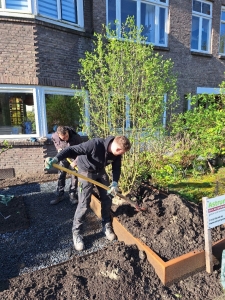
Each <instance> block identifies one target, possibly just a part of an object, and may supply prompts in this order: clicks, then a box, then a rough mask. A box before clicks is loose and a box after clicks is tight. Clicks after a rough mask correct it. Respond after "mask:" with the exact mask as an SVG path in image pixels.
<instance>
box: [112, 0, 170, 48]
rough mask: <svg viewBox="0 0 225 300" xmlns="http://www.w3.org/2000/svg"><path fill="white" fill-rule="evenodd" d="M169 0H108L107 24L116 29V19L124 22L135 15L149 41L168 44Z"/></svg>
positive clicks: (163, 44)
mask: <svg viewBox="0 0 225 300" xmlns="http://www.w3.org/2000/svg"><path fill="white" fill-rule="evenodd" d="M168 2H169V0H107V25H110V27H111V29H113V30H115V29H116V24H115V20H117V21H118V23H119V24H123V23H124V22H125V21H126V19H127V17H128V16H134V19H135V22H136V26H138V27H141V26H142V27H143V32H142V34H143V35H144V36H145V37H146V41H147V42H148V43H152V44H154V45H159V46H167V32H168V30H167V26H168V25H167V23H168Z"/></svg>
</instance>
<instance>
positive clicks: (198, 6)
mask: <svg viewBox="0 0 225 300" xmlns="http://www.w3.org/2000/svg"><path fill="white" fill-rule="evenodd" d="M193 11H197V12H201V2H200V1H196V0H193Z"/></svg>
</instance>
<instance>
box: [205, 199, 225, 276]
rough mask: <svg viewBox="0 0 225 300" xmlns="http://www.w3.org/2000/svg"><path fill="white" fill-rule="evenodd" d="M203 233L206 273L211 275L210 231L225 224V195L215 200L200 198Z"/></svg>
mask: <svg viewBox="0 0 225 300" xmlns="http://www.w3.org/2000/svg"><path fill="white" fill-rule="evenodd" d="M202 205H203V218H204V233H205V258H206V271H207V272H208V273H212V271H213V260H212V238H211V229H212V228H214V227H216V226H219V225H222V224H225V195H222V196H218V197H215V198H211V199H209V198H207V197H204V198H202Z"/></svg>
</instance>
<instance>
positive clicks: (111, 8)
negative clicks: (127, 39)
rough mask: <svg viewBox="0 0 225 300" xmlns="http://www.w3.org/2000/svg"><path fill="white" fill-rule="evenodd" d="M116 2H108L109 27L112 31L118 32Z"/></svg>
mask: <svg viewBox="0 0 225 300" xmlns="http://www.w3.org/2000/svg"><path fill="white" fill-rule="evenodd" d="M115 20H116V0H108V25H109V24H110V28H111V29H112V30H116V25H115Z"/></svg>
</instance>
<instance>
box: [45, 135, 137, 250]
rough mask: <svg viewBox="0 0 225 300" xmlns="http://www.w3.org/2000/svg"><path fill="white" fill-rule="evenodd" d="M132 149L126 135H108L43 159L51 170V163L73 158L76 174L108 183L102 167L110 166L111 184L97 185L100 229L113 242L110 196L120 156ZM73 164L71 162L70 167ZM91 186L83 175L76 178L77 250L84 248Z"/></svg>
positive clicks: (75, 239)
mask: <svg viewBox="0 0 225 300" xmlns="http://www.w3.org/2000/svg"><path fill="white" fill-rule="evenodd" d="M130 148H131V144H130V141H129V139H128V138H127V137H125V136H115V137H114V136H109V137H107V138H105V139H104V138H94V139H91V140H89V141H87V142H85V143H82V144H79V145H76V146H70V147H68V148H66V149H64V150H62V151H61V152H59V153H58V154H57V155H56V156H55V157H53V158H51V157H48V158H46V161H45V167H46V169H50V168H51V167H52V165H53V164H55V163H58V162H60V161H62V160H63V159H66V158H67V157H71V158H74V159H76V164H77V166H78V173H80V174H82V175H84V176H85V177H88V178H90V179H93V180H96V181H98V182H99V183H101V184H104V185H106V186H109V177H108V175H107V173H106V171H105V167H106V166H107V165H109V164H111V165H112V180H113V181H112V184H111V185H110V190H108V191H106V190H104V189H103V188H100V187H98V186H97V189H98V191H99V195H100V199H99V200H100V202H101V215H102V231H103V232H104V234H105V235H106V238H107V239H108V240H110V241H113V240H114V239H115V238H116V236H115V233H114V231H113V229H112V224H111V215H110V211H111V205H112V196H113V195H115V194H116V193H117V192H118V181H119V178H120V173H121V161H122V155H123V154H124V153H125V152H127V151H129V150H130ZM73 165H74V163H72V166H73ZM93 188H94V185H93V183H90V182H88V181H86V180H84V179H82V178H78V206H77V209H76V211H75V215H74V220H73V227H72V233H73V242H74V247H75V249H76V250H77V251H81V250H83V249H84V242H83V237H82V235H81V233H82V224H83V222H84V219H85V214H86V211H87V208H88V206H89V204H90V201H91V194H92V191H93Z"/></svg>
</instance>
